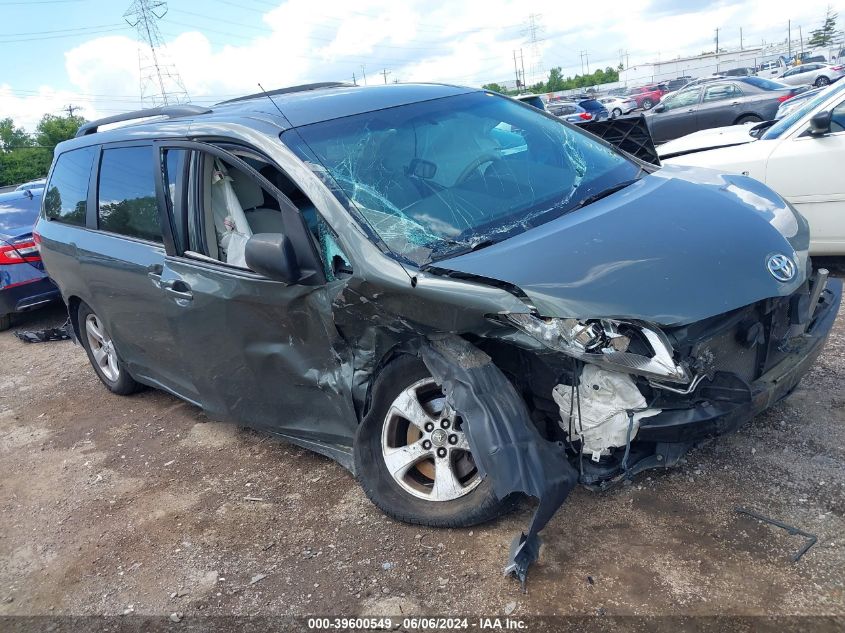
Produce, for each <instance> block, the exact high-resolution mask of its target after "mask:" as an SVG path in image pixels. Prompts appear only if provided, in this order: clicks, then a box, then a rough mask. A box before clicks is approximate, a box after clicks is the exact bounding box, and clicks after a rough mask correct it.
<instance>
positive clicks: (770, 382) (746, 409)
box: [637, 279, 842, 443]
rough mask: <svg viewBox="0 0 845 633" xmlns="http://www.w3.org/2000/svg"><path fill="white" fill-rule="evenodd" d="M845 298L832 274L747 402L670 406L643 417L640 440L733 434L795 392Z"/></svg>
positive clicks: (683, 439)
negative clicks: (803, 324)
mask: <svg viewBox="0 0 845 633" xmlns="http://www.w3.org/2000/svg"><path fill="white" fill-rule="evenodd" d="M841 300H842V281H841V280H838V279H830V280H828V282H827V286H826V288H825V290H824V291H823V292H822V295H821V298H820V304H819V307H818V308H817V310H816V312H815V314H814V315H813V321H812V322H811V323H810V325H809V327H808V328H807V331H806V332H805V333H804V334H803V335H801V336H800V337H797V338H795V339H791V340H790V347H789V350H788V352H787V354H786V355H785V356H784V357H783V358H782V359H781V360H780V362H778V363H777V364H776V365H774V366H773V367H771V368H770V369H769V370H768V371H767V372H766V373H764V374H763V375H761V376H760V377H759V378H757V379H756V380H754V381H753V382H752V383H750V388H751V389H750V398H749V399H748V400H747V401H746V402H743V403H739V404H737V403H732V402H704V403H701V404H698V405H696V406H694V407H689V408H678V409H666V410H664V411H662V412H661V413H659V414H658V415H655V416H652V417H649V418H645V419H643V421H642V423H641V424H640V429H639V432H638V433H637V441H638V442H656V443H691V442H695V441H697V440H701V439H705V438H708V437H714V436H717V435H723V434H725V433H730V432H732V431H735V430H736V429H737V428H739V427H740V426H741V425H742V424H744V423H745V422H747V421H748V420H750V419H751V418H753V417H754V416H755V415H757V414H758V413H761V412H762V411H765V410H766V409H768V408H769V407H771V406H772V405H774V404H775V403H777V402H778V401H780V400H782V399H783V398H784V397H786V396H787V395H789V394H790V393H791V392H792V390H793V389H795V387H796V386H797V385H798V383H799V382H800V381H801V378H803V377H804V375H805V374H806V373H807V371H808V370H809V369H810V366H811V365H812V364H813V363H814V362H815V360H816V358H818V356H819V354H821V352H822V349H823V348H824V345H825V342H826V341H827V338H828V336H829V334H830V330H831V328H832V327H833V322H834V321H835V320H836V315H837V314H838V312H839V305H840V302H841Z"/></svg>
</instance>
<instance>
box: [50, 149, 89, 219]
mask: <svg viewBox="0 0 845 633" xmlns="http://www.w3.org/2000/svg"><path fill="white" fill-rule="evenodd" d="M96 154H97V148H96V147H83V148H82V149H74V150H71V151H69V152H64V153H63V154H60V155H59V157H58V158H57V159H56V164H55V166H54V167H53V172H52V174H51V175H50V182H49V183H47V188H46V190H45V193H44V215H46V216H47V217H48V218H49V219H51V220H58V221H60V222H65V223H67V224H75V225H77V226H85V216H86V214H87V208H88V205H87V201H88V180H89V178H91V166H92V165H93V163H94V157H95V156H96Z"/></svg>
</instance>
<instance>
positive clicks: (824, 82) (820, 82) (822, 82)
mask: <svg viewBox="0 0 845 633" xmlns="http://www.w3.org/2000/svg"><path fill="white" fill-rule="evenodd" d="M829 85H830V79H828V78H827V77H825V76H824V75H822V76H821V77H819V78H818V79H816V87H818V88H821V87H822V86H829Z"/></svg>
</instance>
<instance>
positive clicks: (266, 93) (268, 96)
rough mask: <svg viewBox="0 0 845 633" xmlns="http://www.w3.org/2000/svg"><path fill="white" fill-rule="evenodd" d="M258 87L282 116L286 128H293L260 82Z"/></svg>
mask: <svg viewBox="0 0 845 633" xmlns="http://www.w3.org/2000/svg"><path fill="white" fill-rule="evenodd" d="M258 87H259V88H261V92H263V93H264V94H265V95H266V96H267V98H268V99H269V100H270V103H272V104H273V105H274V106H276V110H278V111H279V114H281V115H282V118H283V119H284V120H285V123H287V125H288V127H293V125H291V122H290V120H289V119H288V118H287V117H286V116H285V113H284V112H282V109H281V108H280V107H279V104H278V103H276V102H275V101H273V97H271V96H270V93H269V92H267V91H266V90H264V86H262V85H261V83H260V82H259V84H258Z"/></svg>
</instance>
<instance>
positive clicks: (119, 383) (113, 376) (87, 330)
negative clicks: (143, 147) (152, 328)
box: [77, 303, 143, 396]
mask: <svg viewBox="0 0 845 633" xmlns="http://www.w3.org/2000/svg"><path fill="white" fill-rule="evenodd" d="M77 315H78V316H77V319H78V321H77V322H78V323H79V334H80V336H79V338H80V341H81V342H82V347H84V348H85V352H86V353H87V354H88V360H89V361H90V362H91V366H92V367H93V368H94V371H95V372H96V373H97V377H98V378H99V379H100V381H101V382H102V383H103V384H104V385H105V386H106V388H108V390H109V391H111V392H112V393H116V394H118V395H119V396H127V395H129V394H130V393H135V392H136V391H140V390H141V389H142V388H143V386H142V385H141V384H140V383H138V382H136V381H135V379H134V378H132V376H130V375H129V372H128V371H127V370H126V368H125V367H124V365H123V361H122V360H120V356H119V355H118V353H117V349H116V348H115V347H114V342H113V341H112V339H111V337H110V336H109V334H108V332H107V331H106V329H105V326H104V325H103V322H102V320H101V319H100V317H98V316H97V314H96V313H95V312H94V311H93V310H92V309H91V308H89V307H88V306H87V305H86V304H84V303H80V304H79V311H78V312H77Z"/></svg>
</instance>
